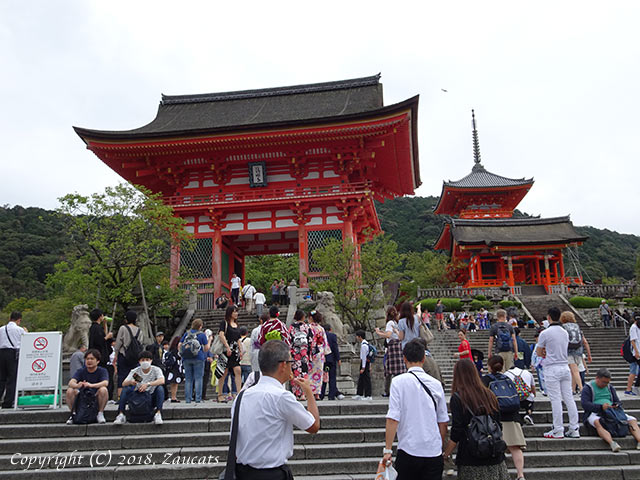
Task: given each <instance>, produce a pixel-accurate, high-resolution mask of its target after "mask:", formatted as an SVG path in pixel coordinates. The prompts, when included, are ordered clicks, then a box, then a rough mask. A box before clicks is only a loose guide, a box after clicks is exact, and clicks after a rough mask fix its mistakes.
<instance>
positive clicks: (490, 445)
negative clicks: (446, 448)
mask: <svg viewBox="0 0 640 480" xmlns="http://www.w3.org/2000/svg"><path fill="white" fill-rule="evenodd" d="M467 410H468V411H469V413H470V414H471V420H470V421H469V426H468V427H467V445H468V447H469V448H468V450H469V452H470V454H471V456H473V457H475V458H478V459H489V458H497V457H499V456H500V455H502V454H503V453H504V452H505V450H506V449H507V444H506V443H505V441H504V440H503V439H502V428H501V427H500V423H499V422H497V421H496V420H495V419H494V418H493V417H492V416H491V415H475V414H474V413H473V412H472V411H471V409H469V407H467Z"/></svg>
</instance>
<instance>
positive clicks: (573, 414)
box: [536, 307, 580, 438]
mask: <svg viewBox="0 0 640 480" xmlns="http://www.w3.org/2000/svg"><path fill="white" fill-rule="evenodd" d="M547 318H548V319H549V321H550V322H551V323H550V324H549V328H547V329H546V330H543V331H542V332H540V336H539V337H538V347H537V348H536V354H537V355H538V356H540V357H542V358H544V383H545V389H546V391H547V394H548V395H549V400H550V401H551V412H552V414H553V429H551V430H549V431H548V432H546V433H545V434H544V437H545V438H564V437H565V436H566V437H570V438H580V430H579V426H580V425H579V423H578V421H579V420H578V407H577V406H576V402H575V400H574V399H573V392H572V391H571V370H569V361H568V348H569V334H568V333H567V331H566V330H565V329H564V328H562V325H561V324H560V310H559V309H558V308H557V307H551V308H550V309H549V312H548V315H547ZM562 402H564V404H565V406H566V407H567V413H568V414H569V430H568V431H567V433H566V434H565V432H564V425H563V422H562Z"/></svg>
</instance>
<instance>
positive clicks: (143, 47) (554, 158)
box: [0, 0, 640, 234]
mask: <svg viewBox="0 0 640 480" xmlns="http://www.w3.org/2000/svg"><path fill="white" fill-rule="evenodd" d="M639 24H640V2H637V1H629V2H590V1H576V2H570V1H561V2H558V1H553V2H550V1H549V2H547V1H538V2H522V1H514V0H509V1H504V2H502V1H501V2H497V1H487V0H482V1H477V0H475V1H473V2H456V1H437V2H435V1H420V2H401V1H396V2H389V1H385V2H376V1H371V0H369V1H363V2H360V1H345V0H342V1H335V2H334V1H323V2H301V1H297V2H282V1H271V2H265V1H260V2H251V1H244V2H224V3H223V2H214V1H208V2H195V1H194V2H189V1H185V2H176V1H171V2H165V1H158V0H155V1H153V2H151V1H131V0H129V1H126V2H125V1H114V0H110V1H87V0H82V1H50V0H42V1H28V0H23V1H10V0H0V60H1V64H0V65H1V68H2V75H0V95H1V96H2V104H1V105H2V106H1V107H0V112H2V113H1V115H0V132H1V133H0V140H1V143H2V153H1V155H2V158H1V160H0V178H1V179H2V188H3V191H2V196H1V197H0V204H9V205H24V206H39V207H44V208H55V207H56V206H57V204H58V203H57V198H58V197H60V196H62V195H64V194H66V193H70V192H75V191H77V192H79V193H85V194H88V193H92V192H97V191H100V190H102V189H103V188H104V187H105V186H107V185H114V184H116V183H117V182H118V181H119V177H118V176H117V175H116V174H115V173H113V172H112V171H111V170H110V169H108V168H107V167H106V166H104V165H103V164H102V163H101V162H100V161H99V160H98V158H97V157H95V156H94V155H93V154H92V153H90V152H89V151H87V150H86V149H85V147H84V143H83V142H82V140H80V138H79V137H77V136H76V135H75V133H74V132H73V130H72V128H71V127H72V125H76V126H82V127H86V128H94V129H105V130H106V129H109V130H124V129H130V128H136V127H140V126H142V125H144V124H146V123H148V122H150V121H151V120H152V119H153V118H154V117H155V114H156V110H157V106H158V102H159V100H160V94H161V93H165V94H190V93H207V92H221V91H230V90H243V89H251V88H265V87H276V86H285V85H296V84H303V83H315V82H324V81H331V80H340V79H345V78H355V77H362V76H368V75H373V74H376V73H378V72H381V73H382V80H381V81H382V83H383V85H384V97H385V104H387V105H390V104H393V103H396V102H400V101H403V100H405V99H407V98H409V97H412V96H414V95H416V94H420V111H419V119H418V125H419V142H420V143H419V148H420V165H421V176H422V182H423V184H422V186H421V187H420V188H419V189H418V191H417V194H418V195H421V196H427V195H439V194H440V191H441V188H442V181H443V180H449V179H451V180H457V179H459V178H461V177H463V176H465V175H466V174H468V173H469V172H470V170H471V167H472V165H473V155H472V145H471V112H470V111H471V108H475V110H476V117H477V121H478V128H479V134H480V149H481V153H482V162H483V164H484V166H485V167H486V168H487V169H488V170H489V171H491V172H493V173H496V174H499V175H504V176H508V177H514V178H521V177H534V178H535V181H536V182H535V184H534V186H533V188H532V190H531V191H530V192H529V194H528V195H527V197H525V199H524V200H523V202H522V203H521V204H520V207H519V208H520V209H521V210H523V211H526V212H528V213H530V214H535V215H538V214H541V215H542V216H547V217H550V216H557V215H565V214H569V213H570V214H571V217H572V220H573V221H574V223H575V224H576V225H593V226H596V227H599V228H608V229H611V230H616V231H619V232H623V233H635V234H640V222H639V221H638V218H639V217H640V215H639V214H640V183H639V180H640V167H639V164H640V141H639V140H638V138H637V137H638V132H639V130H640V122H639V120H638V119H639V117H640V55H639V54H640V28H639V27H638V25H639ZM443 89H444V90H447V91H446V92H444V91H443Z"/></svg>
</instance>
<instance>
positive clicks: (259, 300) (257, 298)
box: [253, 291, 267, 317]
mask: <svg viewBox="0 0 640 480" xmlns="http://www.w3.org/2000/svg"><path fill="white" fill-rule="evenodd" d="M266 301H267V299H266V297H265V296H264V293H262V292H260V291H257V292H256V293H255V295H254V296H253V303H255V305H256V315H258V317H261V316H262V310H263V309H264V303H265V302H266Z"/></svg>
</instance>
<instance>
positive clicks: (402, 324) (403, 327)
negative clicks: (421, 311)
mask: <svg viewBox="0 0 640 480" xmlns="http://www.w3.org/2000/svg"><path fill="white" fill-rule="evenodd" d="M398 330H400V331H401V332H404V338H403V339H402V348H404V346H405V345H406V344H407V343H409V342H410V341H411V340H413V339H414V338H419V337H420V319H419V318H418V316H417V315H414V317H413V328H409V324H408V323H407V319H406V318H401V319H400V321H399V322H398Z"/></svg>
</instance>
